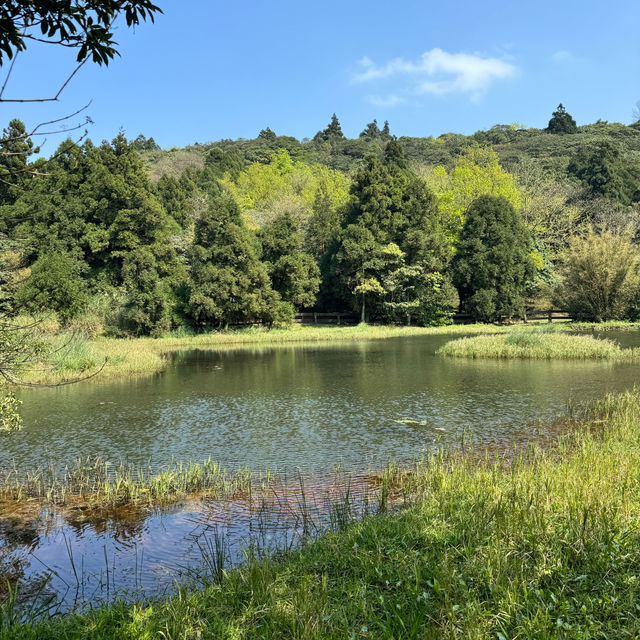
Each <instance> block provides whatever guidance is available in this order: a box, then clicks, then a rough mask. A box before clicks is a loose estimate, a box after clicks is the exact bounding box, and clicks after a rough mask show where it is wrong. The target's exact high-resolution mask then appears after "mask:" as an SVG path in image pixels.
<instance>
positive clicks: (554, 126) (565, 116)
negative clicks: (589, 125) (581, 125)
mask: <svg viewBox="0 0 640 640" xmlns="http://www.w3.org/2000/svg"><path fill="white" fill-rule="evenodd" d="M547 131H548V132H549V133H577V132H578V127H577V125H576V121H575V120H574V119H573V118H572V117H571V115H570V114H569V113H568V112H567V110H566V109H565V108H564V107H563V106H562V103H560V104H559V105H558V109H557V110H556V111H554V112H553V114H552V115H551V120H549V125H548V126H547Z"/></svg>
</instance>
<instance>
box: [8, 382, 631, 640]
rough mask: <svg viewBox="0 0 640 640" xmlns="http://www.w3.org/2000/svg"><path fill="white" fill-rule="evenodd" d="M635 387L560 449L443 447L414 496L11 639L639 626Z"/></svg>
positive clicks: (603, 407)
mask: <svg viewBox="0 0 640 640" xmlns="http://www.w3.org/2000/svg"><path fill="white" fill-rule="evenodd" d="M639 468H640V392H639V391H635V392H632V393H627V394H623V395H619V396H612V397H608V398H606V399H604V400H603V401H601V402H600V403H599V404H598V405H597V406H596V407H595V408H594V410H593V411H592V413H591V414H590V415H589V416H588V418H585V420H584V421H582V422H581V423H579V424H576V425H575V429H573V430H572V431H571V432H570V433H569V434H567V435H566V436H565V437H564V438H563V439H562V440H561V442H560V443H559V444H558V445H557V446H556V447H554V448H552V449H550V450H542V449H532V450H530V451H527V452H526V453H523V454H522V455H520V456H518V457H517V458H516V459H515V460H512V461H510V462H508V463H507V462H506V461H489V460H485V461H478V459H477V458H472V457H469V458H459V457H458V458H447V457H445V456H442V455H439V456H436V457H434V458H433V459H431V460H429V461H427V462H425V463H424V464H422V465H420V466H419V467H418V468H417V469H416V473H415V474H413V475H412V476H411V477H410V480H409V479H408V480H406V481H407V482H410V483H411V491H412V493H413V495H414V496H415V497H416V501H415V504H414V505H413V506H411V507H410V508H408V509H406V510H404V511H402V512H400V513H394V514H388V515H379V516H374V517H370V518H368V519H365V520H364V521H362V522H360V523H358V524H356V525H353V526H351V527H349V528H348V529H347V530H346V531H343V532H341V533H334V534H328V535H325V536H324V537H322V538H321V539H320V540H319V541H317V542H316V543H313V544H311V545H309V546H307V547H305V548H304V549H302V550H301V551H299V552H296V553H293V554H290V555H288V556H286V557H285V558H284V559H281V560H280V561H278V560H268V561H265V560H262V561H258V560H255V559H253V558H252V557H251V554H250V553H249V554H248V559H247V565H246V566H245V567H243V568H240V569H237V570H233V571H230V572H229V573H228V574H226V575H225V577H224V578H223V579H222V581H221V582H220V583H218V582H216V581H213V580H212V581H211V582H210V583H208V584H205V585H204V588H203V589H202V590H199V591H193V592H189V591H186V590H182V591H181V592H180V593H179V594H178V595H177V596H175V597H172V598H169V599H167V600H164V601H159V602H155V603H153V604H140V605H137V606H125V605H122V604H114V605H112V606H110V607H107V608H103V609H99V610H96V611H93V612H91V613H89V614H86V615H72V616H68V617H65V618H62V619H58V620H52V621H48V622H44V623H42V624H35V625H23V626H17V627H13V628H11V629H5V630H4V631H3V632H0V637H2V638H17V639H35V638H67V639H75V638H78V639H80V638H83V639H84V638H130V639H143V638H145V639H146V638H201V639H206V638H283V639H284V638H287V639H288V638H394V639H397V638H473V639H492V640H496V639H497V640H503V639H506V638H516V637H517V638H635V637H637V634H638V633H639V632H640V607H639V606H638V602H640V528H639V527H638V514H639V513H640V475H639V474H638V469H639Z"/></svg>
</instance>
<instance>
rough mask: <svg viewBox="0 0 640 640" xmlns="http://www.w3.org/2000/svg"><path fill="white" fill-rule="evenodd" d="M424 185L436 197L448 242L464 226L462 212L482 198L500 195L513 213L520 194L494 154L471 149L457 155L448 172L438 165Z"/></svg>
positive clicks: (480, 148)
mask: <svg viewBox="0 0 640 640" xmlns="http://www.w3.org/2000/svg"><path fill="white" fill-rule="evenodd" d="M427 185H428V186H429V188H430V189H431V190H432V191H433V192H434V193H435V195H436V197H437V198H438V205H439V208H440V211H441V213H442V216H443V223H444V224H445V225H446V227H447V230H448V235H449V238H450V240H451V241H452V242H453V241H454V240H455V239H456V238H457V234H458V233H459V231H460V229H461V228H462V225H463V224H464V212H465V211H466V210H467V209H468V208H469V206H470V205H471V203H472V202H473V201H474V200H475V199H476V198H479V197H480V196H482V195H490V196H503V197H505V198H506V199H507V200H508V201H509V202H511V204H512V205H513V206H514V208H515V209H516V210H519V209H520V206H521V195H520V191H519V190H518V185H517V183H516V180H515V178H514V176H513V175H511V174H510V173H508V172H507V171H505V170H504V169H503V168H502V166H501V165H500V162H499V158H498V154H497V153H496V152H495V151H493V150H491V149H486V148H483V147H478V146H473V147H469V148H468V149H466V150H465V151H464V152H463V153H462V154H461V155H459V156H458V157H457V158H456V160H455V163H454V165H453V168H452V169H451V170H449V171H447V169H446V168H445V167H444V166H442V165H440V166H437V167H435V168H434V169H433V171H432V173H431V175H429V176H427Z"/></svg>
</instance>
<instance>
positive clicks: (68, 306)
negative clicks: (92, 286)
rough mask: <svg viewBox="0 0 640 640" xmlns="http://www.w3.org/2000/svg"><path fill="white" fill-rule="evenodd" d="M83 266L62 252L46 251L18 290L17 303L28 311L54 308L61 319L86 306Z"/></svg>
mask: <svg viewBox="0 0 640 640" xmlns="http://www.w3.org/2000/svg"><path fill="white" fill-rule="evenodd" d="M81 272H82V265H81V264H79V263H78V262H77V261H76V260H73V258H71V257H70V256H69V255H68V254H64V253H45V254H43V255H42V256H41V257H40V258H38V260H36V262H35V264H34V265H33V266H32V267H31V276H30V277H29V279H28V280H27V281H26V282H25V283H24V285H23V286H22V287H21V288H20V289H19V290H18V292H17V294H16V305H17V306H18V307H19V308H23V309H26V310H27V311H30V312H41V311H42V310H43V309H47V310H51V311H56V312H57V313H58V315H59V316H60V318H61V319H62V320H64V321H68V320H71V319H72V318H74V317H75V316H77V315H78V314H79V313H80V312H81V311H83V310H84V308H85V307H86V305H87V301H88V297H87V293H86V284H85V282H84V280H83V279H82V275H81Z"/></svg>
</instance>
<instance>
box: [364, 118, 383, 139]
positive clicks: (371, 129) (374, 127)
mask: <svg viewBox="0 0 640 640" xmlns="http://www.w3.org/2000/svg"><path fill="white" fill-rule="evenodd" d="M360 137H361V138H366V139H367V140H374V139H375V138H379V137H380V129H379V128H378V121H377V120H376V119H375V118H374V120H373V122H370V123H369V124H368V125H367V126H366V127H365V128H364V130H363V131H362V132H361V133H360Z"/></svg>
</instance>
